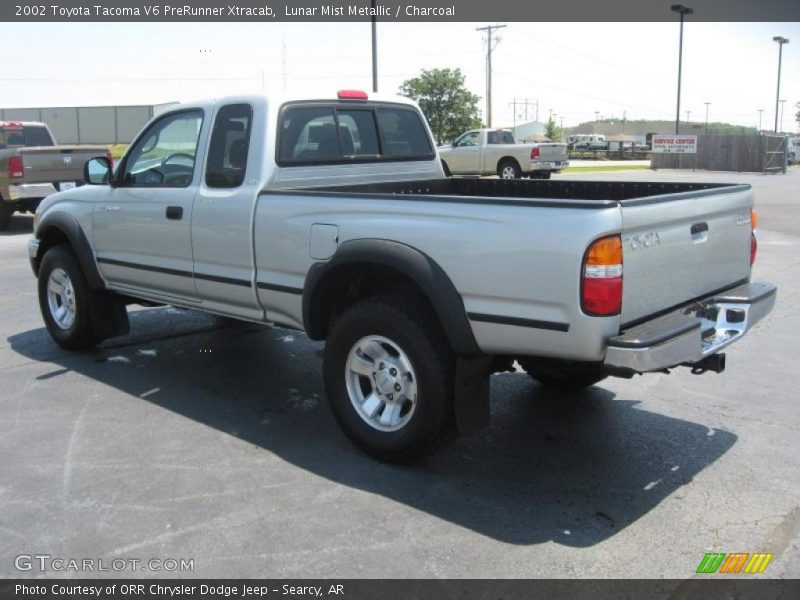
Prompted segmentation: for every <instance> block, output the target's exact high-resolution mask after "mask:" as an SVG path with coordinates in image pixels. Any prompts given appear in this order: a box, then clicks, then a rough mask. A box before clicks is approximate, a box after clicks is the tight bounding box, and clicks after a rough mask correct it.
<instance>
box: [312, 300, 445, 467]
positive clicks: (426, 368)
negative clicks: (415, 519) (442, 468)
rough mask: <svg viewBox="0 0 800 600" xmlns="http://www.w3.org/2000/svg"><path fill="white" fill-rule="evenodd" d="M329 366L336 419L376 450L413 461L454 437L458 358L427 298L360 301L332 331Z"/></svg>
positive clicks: (381, 455) (394, 458) (378, 454)
mask: <svg viewBox="0 0 800 600" xmlns="http://www.w3.org/2000/svg"><path fill="white" fill-rule="evenodd" d="M323 371H324V375H325V388H326V392H327V395H328V400H329V402H330V404H331V409H332V410H333V414H334V416H335V417H336V420H337V421H338V422H339V425H340V426H341V427H342V429H343V430H344V432H345V433H346V434H347V436H348V437H349V438H350V439H351V440H352V441H353V442H354V443H355V444H356V445H357V446H358V447H359V448H361V449H362V450H364V451H365V452H367V453H368V454H371V455H372V456H375V457H376V458H378V459H380V460H385V461H387V462H398V463H399V462H406V461H409V460H412V459H414V458H418V457H420V456H423V455H425V454H430V453H432V452H433V451H435V450H437V449H438V448H440V447H441V446H442V445H443V444H444V443H445V442H447V441H449V440H450V439H452V438H453V437H454V435H453V432H454V427H453V422H454V419H453V377H454V371H455V359H454V357H453V354H452V351H451V350H450V348H449V346H448V344H447V342H446V340H445V339H444V336H443V334H442V333H441V331H440V330H439V326H438V324H437V322H436V320H435V318H434V317H433V315H432V314H431V312H430V311H429V309H427V307H426V306H425V305H424V303H423V302H422V301H420V300H416V299H412V298H408V299H404V300H396V299H394V298H391V297H377V298H372V299H367V300H364V301H361V302H359V303H357V304H355V305H353V306H352V307H351V308H349V309H348V310H346V311H345V312H344V313H343V314H342V315H341V316H340V317H339V318H338V319H337V320H336V322H335V323H334V325H333V327H332V329H331V331H330V334H329V335H328V340H327V343H326V346H325V359H324V366H323Z"/></svg>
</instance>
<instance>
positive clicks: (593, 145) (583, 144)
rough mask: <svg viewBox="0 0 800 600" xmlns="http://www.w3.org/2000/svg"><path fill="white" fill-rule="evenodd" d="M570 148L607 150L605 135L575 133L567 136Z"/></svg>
mask: <svg viewBox="0 0 800 600" xmlns="http://www.w3.org/2000/svg"><path fill="white" fill-rule="evenodd" d="M567 143H568V144H569V149H570V150H608V142H607V141H606V136H604V135H600V134H588V133H577V134H573V135H571V136H569V137H568V138H567Z"/></svg>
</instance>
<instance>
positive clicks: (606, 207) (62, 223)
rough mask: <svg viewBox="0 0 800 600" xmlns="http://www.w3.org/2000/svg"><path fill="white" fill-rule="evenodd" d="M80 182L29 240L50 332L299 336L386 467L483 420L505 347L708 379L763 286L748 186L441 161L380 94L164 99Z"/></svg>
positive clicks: (581, 378) (542, 369)
mask: <svg viewBox="0 0 800 600" xmlns="http://www.w3.org/2000/svg"><path fill="white" fill-rule="evenodd" d="M526 151H527V152H529V149H526ZM85 179H86V181H87V183H88V184H89V185H85V186H82V187H77V188H75V189H69V190H64V191H61V192H58V193H56V194H53V195H51V196H49V197H47V198H46V199H45V200H44V201H42V203H41V204H40V206H39V209H38V211H37V214H36V218H35V230H34V236H33V238H32V239H31V241H30V243H29V255H30V261H31V265H32V267H33V271H34V273H35V274H36V276H37V277H38V290H39V301H40V306H41V311H42V315H43V318H44V321H45V323H46V326H47V329H48V331H49V333H50V335H51V336H52V337H53V339H54V340H55V341H56V342H57V343H58V344H60V345H61V346H63V347H65V348H69V349H76V350H80V349H87V348H91V347H93V346H95V345H96V344H98V343H100V342H102V341H103V340H105V339H108V338H111V337H114V336H119V335H124V334H125V333H127V332H128V330H129V324H128V316H127V312H126V306H127V305H128V304H132V303H145V304H166V305H174V306H179V307H185V308H194V309H198V310H203V311H208V312H211V313H215V314H220V315H225V316H227V317H232V318H235V319H242V320H246V321H253V322H259V323H276V324H279V325H281V326H284V327H288V328H294V329H297V330H302V331H305V332H306V333H307V335H308V336H309V337H310V338H311V339H313V340H325V342H326V344H325V350H324V361H323V376H324V380H325V388H326V393H327V396H328V400H329V402H330V405H331V408H332V411H333V414H334V415H335V417H336V419H337V421H338V422H339V424H340V425H341V427H342V429H343V430H344V431H345V433H346V434H347V435H348V436H349V437H350V439H351V440H352V441H353V442H354V443H355V444H357V445H358V446H359V447H360V448H362V449H363V450H365V451H366V452H368V453H370V454H372V455H374V456H376V457H379V458H380V459H383V460H387V461H393V462H399V461H405V460H410V459H412V458H415V457H418V456H421V455H423V454H425V453H429V452H431V451H433V450H435V449H437V448H439V447H441V446H442V445H443V444H444V443H445V442H446V441H448V440H451V439H453V437H454V435H455V433H457V432H461V433H466V432H471V431H475V430H477V429H479V428H481V427H483V426H485V425H486V424H487V422H488V419H489V379H490V375H491V373H493V372H498V371H504V370H510V369H512V368H513V367H512V365H514V363H515V361H516V363H517V364H519V365H521V366H522V367H523V368H524V369H525V370H526V371H527V372H528V373H529V374H530V375H531V376H532V377H534V378H535V379H536V380H538V381H539V382H540V383H541V384H542V385H546V386H553V387H556V388H559V387H560V388H572V389H575V388H581V387H587V386H590V385H593V384H595V383H597V382H599V381H600V380H602V379H603V378H605V377H607V376H618V377H632V376H633V375H635V374H637V373H648V372H663V371H665V370H668V369H671V368H673V367H678V366H686V367H688V368H690V369H692V370H693V371H694V372H696V373H701V372H705V371H712V372H721V371H723V370H724V368H725V355H724V354H723V353H722V352H721V351H722V350H723V349H725V348H726V347H727V346H729V345H730V344H732V343H734V342H737V341H738V340H739V339H740V338H741V337H743V336H744V335H745V334H746V333H747V332H748V331H749V330H750V329H751V328H752V327H753V326H754V325H755V324H756V323H757V322H758V321H759V320H761V319H762V318H764V316H765V315H767V314H768V313H769V312H770V310H772V308H773V306H774V303H775V298H776V288H775V286H773V285H771V284H768V283H758V282H752V281H750V276H751V268H752V264H753V261H754V260H755V256H756V249H757V245H756V237H755V229H756V218H755V213H754V212H753V193H752V190H751V188H750V186H749V185H742V184H734V185H729V184H714V183H708V184H701V183H651V182H639V183H633V182H617V181H601V182H587V181H563V182H556V181H547V180H532V179H477V178H476V179H461V178H452V177H446V176H445V173H444V171H443V166H442V160H441V157H440V156H439V155H438V153H437V150H436V147H435V145H434V143H433V139H432V136H431V132H430V130H429V128H428V125H427V123H426V121H425V119H424V117H423V116H422V114H421V112H420V110H419V108H418V107H417V106H416V105H415V104H414V103H413V102H412V101H410V100H408V99H405V98H399V97H394V96H380V95H371V94H367V93H365V92H361V91H355V90H345V91H341V92H339V93H333V94H329V95H322V96H316V97H314V98H313V99H309V98H278V97H265V96H241V97H231V98H220V99H216V100H209V101H204V102H199V103H187V104H181V105H176V106H174V107H171V108H170V109H169V110H167V111H166V112H164V113H162V114H160V115H159V116H157V117H156V118H155V119H153V120H152V121H151V122H150V123H149V124H148V125H147V126H146V127H145V129H144V130H143V131H142V133H140V134H139V136H138V137H137V138H136V139H135V140H134V142H133V143H132V144H131V145H130V147H129V149H128V150H127V152H126V154H125V155H124V157H123V158H122V159H121V161H120V162H119V164H118V165H116V167H115V168H114V169H112V168H111V166H110V165H109V164H108V161H107V159H105V158H103V157H102V156H100V157H97V158H93V159H91V160H89V161H88V162H87V163H86V165H85ZM287 360H288V357H287Z"/></svg>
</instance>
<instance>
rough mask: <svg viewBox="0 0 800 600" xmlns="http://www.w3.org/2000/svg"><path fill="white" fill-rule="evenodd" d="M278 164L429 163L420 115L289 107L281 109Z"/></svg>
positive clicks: (399, 109) (366, 108)
mask: <svg viewBox="0 0 800 600" xmlns="http://www.w3.org/2000/svg"><path fill="white" fill-rule="evenodd" d="M278 136H279V139H278V150H277V157H276V159H277V160H276V162H277V163H278V165H279V166H282V167H283V166H297V165H310V164H343V163H352V162H358V163H365V162H380V161H395V160H430V159H433V158H434V156H435V153H434V150H433V146H432V144H431V142H430V138H429V137H428V132H427V130H426V128H425V125H424V123H423V121H422V117H421V115H420V114H419V113H418V112H417V111H416V110H414V109H413V108H412V107H407V106H404V105H394V104H368V103H360V102H359V103H358V104H355V103H349V102H338V103H337V102H332V103H319V104H317V103H315V104H314V105H310V104H308V103H303V104H288V105H285V106H284V107H283V109H282V111H281V116H280V126H279V131H278Z"/></svg>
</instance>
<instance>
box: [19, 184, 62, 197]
mask: <svg viewBox="0 0 800 600" xmlns="http://www.w3.org/2000/svg"><path fill="white" fill-rule="evenodd" d="M55 193H56V188H55V186H54V185H53V184H52V183H18V184H12V185H9V186H8V196H9V199H10V200H11V201H16V200H37V199H40V198H46V197H47V196H49V195H50V194H55Z"/></svg>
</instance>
